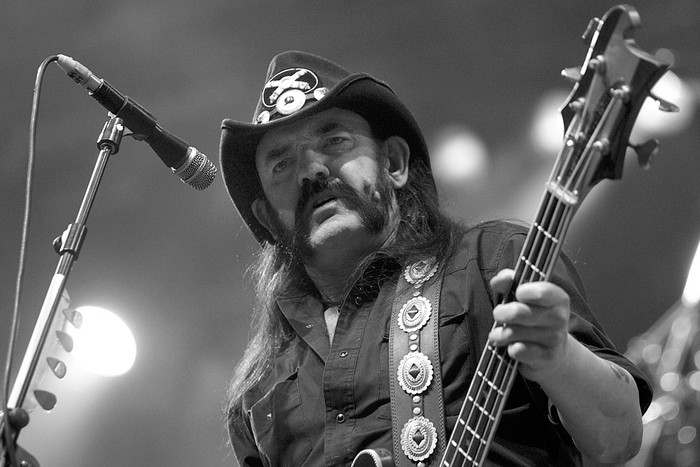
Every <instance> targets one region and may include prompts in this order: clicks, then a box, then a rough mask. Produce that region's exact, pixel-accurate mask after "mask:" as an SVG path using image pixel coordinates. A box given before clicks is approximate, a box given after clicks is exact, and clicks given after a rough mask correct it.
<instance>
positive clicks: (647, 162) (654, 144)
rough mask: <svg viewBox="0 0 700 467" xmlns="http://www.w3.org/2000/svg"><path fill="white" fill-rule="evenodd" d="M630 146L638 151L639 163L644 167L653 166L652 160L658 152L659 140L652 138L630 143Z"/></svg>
mask: <svg viewBox="0 0 700 467" xmlns="http://www.w3.org/2000/svg"><path fill="white" fill-rule="evenodd" d="M629 147H631V148H632V149H634V152H636V153H637V159H638V160H639V165H640V166H641V167H642V168H643V169H648V168H649V167H651V160H652V159H653V158H654V156H655V155H656V153H657V152H658V151H659V140H658V139H650V140H648V141H645V142H644V143H642V144H632V143H630V144H629Z"/></svg>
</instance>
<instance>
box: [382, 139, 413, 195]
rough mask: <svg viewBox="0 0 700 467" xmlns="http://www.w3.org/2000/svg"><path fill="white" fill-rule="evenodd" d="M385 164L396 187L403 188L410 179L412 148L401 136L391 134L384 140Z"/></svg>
mask: <svg viewBox="0 0 700 467" xmlns="http://www.w3.org/2000/svg"><path fill="white" fill-rule="evenodd" d="M383 144H384V150H385V154H386V161H385V166H386V169H387V172H388V173H389V178H390V179H391V181H392V185H393V186H394V188H402V187H403V186H404V185H405V184H406V182H407V181H408V161H409V159H410V158H411V148H410V147H409V146H408V143H407V142H406V140H405V139H403V138H402V137H400V136H390V137H389V138H387V139H386V140H385V141H384V143H383Z"/></svg>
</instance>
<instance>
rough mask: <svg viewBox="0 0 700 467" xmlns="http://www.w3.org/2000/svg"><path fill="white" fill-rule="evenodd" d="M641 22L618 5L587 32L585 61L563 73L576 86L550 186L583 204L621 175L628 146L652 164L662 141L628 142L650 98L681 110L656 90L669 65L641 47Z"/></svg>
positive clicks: (644, 162) (643, 162)
mask: <svg viewBox="0 0 700 467" xmlns="http://www.w3.org/2000/svg"><path fill="white" fill-rule="evenodd" d="M639 25H640V19H639V15H638V14H637V11H636V10H635V9H634V8H633V7H631V6H629V5H618V6H615V7H613V8H612V9H610V10H609V11H608V12H607V13H606V14H605V16H604V17H603V19H602V20H601V19H598V18H594V19H593V20H591V22H590V24H589V26H588V28H587V30H586V32H585V33H584V36H583V37H584V39H585V40H589V41H590V46H589V49H588V54H587V55H586V58H585V60H584V62H583V65H582V66H581V68H580V70H578V69H571V68H569V69H566V70H564V71H563V72H562V75H563V76H564V77H566V78H569V79H571V80H573V81H575V85H574V88H573V89H572V91H571V93H570V94H569V97H568V98H567V101H566V103H565V105H564V106H563V108H562V110H561V114H562V117H563V119H564V124H565V126H566V128H567V130H566V135H565V139H564V148H563V149H562V151H561V153H560V155H559V157H558V159H557V164H556V166H555V168H554V171H553V172H552V176H551V178H550V181H549V183H548V188H549V190H550V191H551V192H552V193H554V194H555V196H557V197H558V198H560V199H561V200H562V201H564V202H565V203H566V204H569V205H575V204H578V203H579V202H580V201H581V200H582V198H583V197H584V196H585V195H586V194H587V192H588V191H589V190H590V188H592V187H593V186H594V185H595V184H596V183H598V182H599V181H600V180H602V179H604V178H611V179H618V178H621V177H622V168H623V164H624V156H625V152H626V150H627V147H628V146H629V147H632V148H634V149H635V150H636V151H637V153H638V156H639V160H640V164H641V165H642V166H645V167H646V166H648V165H649V162H650V159H651V156H652V155H653V154H654V153H655V151H656V148H657V147H658V143H657V142H656V141H648V142H646V143H643V144H639V145H637V144H632V143H630V142H629V136H630V133H631V131H632V128H633V127H634V123H635V121H636V119H637V115H638V114H639V111H640V109H641V107H642V104H643V103H644V101H645V99H646V98H647V97H652V98H654V99H656V100H657V101H658V102H659V104H660V106H659V107H660V109H661V110H664V111H677V110H678V108H677V107H676V106H675V105H673V104H671V103H669V102H666V101H664V100H662V99H660V98H658V97H657V96H654V95H653V94H652V92H651V89H652V87H653V86H654V84H656V82H657V81H658V80H659V79H660V78H661V76H663V74H664V73H665V72H666V70H667V69H668V67H669V64H668V63H666V62H665V61H663V60H661V59H659V58H657V57H654V56H653V55H651V54H649V53H647V52H645V51H644V50H642V49H641V48H639V47H638V46H637V44H636V43H635V41H634V39H633V37H632V36H633V33H634V31H635V29H636V28H638V27H639Z"/></svg>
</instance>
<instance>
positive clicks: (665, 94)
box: [631, 71, 697, 139]
mask: <svg viewBox="0 0 700 467" xmlns="http://www.w3.org/2000/svg"><path fill="white" fill-rule="evenodd" d="M652 92H653V93H654V95H656V96H658V97H659V98H661V99H664V100H666V101H669V102H671V103H672V104H675V105H677V106H678V107H680V111H679V112H662V111H661V110H659V105H658V103H657V102H656V101H655V100H654V99H653V98H652V97H647V99H646V100H645V101H644V104H643V105H642V108H641V110H640V111H639V116H638V117H637V121H636V123H635V126H634V129H633V130H632V137H631V139H633V138H634V137H636V136H637V137H640V138H642V137H649V136H663V135H672V134H677V133H680V132H682V131H684V130H685V129H687V128H688V126H690V124H691V122H692V120H693V117H694V116H695V107H696V104H697V96H696V95H695V91H694V90H693V88H692V86H691V85H690V84H689V83H687V82H686V81H684V80H682V79H681V78H680V77H679V76H678V75H676V74H675V73H673V72H672V71H667V72H666V73H665V74H664V75H663V76H662V77H661V79H659V81H658V82H657V83H656V84H655V85H654V87H653V88H652Z"/></svg>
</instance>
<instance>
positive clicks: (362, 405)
mask: <svg viewBox="0 0 700 467" xmlns="http://www.w3.org/2000/svg"><path fill="white" fill-rule="evenodd" d="M221 163H222V168H223V172H224V177H225V181H226V185H227V188H228V191H229V193H230V195H231V197H232V199H233V201H234V204H235V206H236V208H237V209H238V211H239V213H240V214H241V216H242V218H243V219H244V221H245V222H246V224H247V225H248V227H249V228H250V229H251V231H252V233H253V235H254V236H255V237H256V239H257V240H258V241H259V242H260V243H261V250H260V254H259V256H258V258H257V261H256V263H255V265H254V267H253V279H254V280H256V281H257V289H256V291H257V297H258V300H257V304H256V307H255V311H254V315H253V326H252V336H251V340H250V343H249V346H248V348H247V350H246V353H245V355H244V357H243V359H242V360H241V361H240V362H239V364H238V366H237V368H236V372H235V374H234V378H233V380H232V383H231V387H230V391H229V398H230V400H229V405H228V407H227V413H228V424H229V430H230V435H231V441H232V445H233V448H234V451H235V454H236V457H237V459H238V462H239V463H240V465H290V466H301V465H349V464H350V463H351V462H352V461H353V458H354V457H355V456H356V455H357V454H358V452H360V451H362V450H364V449H367V448H373V449H385V450H387V451H388V452H390V453H392V455H393V458H394V462H395V463H396V464H397V465H438V464H439V462H440V458H441V456H442V455H443V454H444V453H445V451H446V449H447V441H446V438H448V437H449V435H450V433H451V432H452V431H453V430H454V429H455V426H456V425H458V424H460V423H461V422H458V420H457V419H458V414H459V411H460V408H461V407H462V403H463V401H464V400H465V397H466V395H467V389H468V387H469V383H470V381H471V380H472V378H473V377H474V375H475V373H476V366H477V361H478V359H479V355H480V353H481V352H482V349H483V348H484V347H485V345H486V343H487V341H488V342H490V343H491V345H493V346H496V347H498V348H504V349H507V353H508V355H510V357H511V358H512V359H514V360H517V361H518V362H519V365H518V372H519V374H518V375H517V376H516V377H515V382H514V383H513V388H512V390H511V392H510V395H509V397H508V402H507V404H506V407H505V410H504V411H503V416H502V419H501V421H500V424H499V425H498V429H497V431H496V433H495V437H494V439H493V443H492V446H491V449H490V451H489V454H488V456H489V457H488V462H489V463H493V464H496V465H572V464H573V465H576V464H580V463H581V454H580V453H581V452H582V453H583V454H585V455H586V456H589V457H591V458H594V459H597V460H599V461H603V462H613V461H620V460H624V459H627V458H629V457H631V456H632V455H634V453H635V452H636V451H637V450H638V449H639V444H640V442H641V431H642V425H641V414H642V411H643V410H645V409H646V407H647V406H648V404H649V402H650V399H651V393H650V388H649V385H648V383H647V382H646V381H645V379H644V377H643V375H642V374H641V372H640V371H639V370H638V369H637V368H635V367H634V366H633V365H632V364H631V363H630V362H628V361H627V360H626V359H624V357H622V356H621V355H619V354H618V353H617V352H615V350H614V349H613V346H612V344H611V343H610V342H609V340H608V339H607V337H606V336H605V334H604V333H603V331H602V330H601V329H600V326H599V325H598V324H597V321H596V320H595V318H594V317H593V315H592V314H591V312H590V311H589V309H588V306H587V305H586V303H585V300H584V298H583V296H582V292H581V290H582V286H581V284H580V283H579V279H578V278H577V276H576V273H575V271H574V269H573V267H572V265H571V263H570V261H569V260H568V259H567V258H566V257H564V256H562V258H561V260H560V261H559V262H558V266H557V267H556V268H555V272H554V274H553V278H552V282H533V283H527V284H523V285H521V286H520V287H518V288H517V291H516V294H515V299H516V300H514V301H509V302H507V303H502V297H503V296H504V295H507V294H508V292H509V290H510V284H511V282H512V277H513V271H512V268H513V267H514V266H515V264H516V262H517V260H518V257H519V255H520V251H521V248H522V244H523V241H524V234H525V233H526V231H525V229H523V228H522V227H520V226H517V225H514V224H512V223H505V222H489V223H485V224H481V225H478V226H474V227H470V228H467V227H462V226H459V225H457V224H455V223H453V222H452V221H450V220H449V219H447V218H446V217H445V216H443V215H442V214H441V213H440V210H439V207H438V199H437V192H436V189H435V184H434V181H433V179H432V174H431V172H430V161H429V157H428V151H427V149H426V145H425V142H424V140H423V137H422V134H421V132H420V129H419V127H418V125H417V123H416V122H415V120H414V119H413V117H412V116H411V114H410V112H409V111H408V110H407V109H406V108H405V106H404V105H403V104H402V103H401V102H400V101H399V99H398V98H397V97H396V95H395V94H394V93H393V91H391V90H390V89H389V87H388V86H387V85H386V84H384V83H383V82H381V81H378V80H376V79H374V78H372V77H371V76H369V75H366V74H351V73H349V72H347V71H346V70H344V69H343V68H341V67H340V66H338V65H336V64H334V63H332V62H330V61H328V60H325V59H323V58H320V57H317V56H314V55H311V54H306V53H302V52H286V53H283V54H280V55H278V56H277V57H275V58H274V59H273V60H272V62H271V64H270V67H269V69H268V73H267V77H266V80H265V85H264V87H263V90H262V93H261V96H260V100H259V103H258V106H257V108H256V110H255V114H254V117H253V123H250V124H248V123H241V122H236V121H232V120H225V121H224V122H223V133H222V141H221ZM494 319H495V320H496V321H497V322H499V323H501V324H504V326H498V327H494V328H493V329H492V324H493V322H494ZM480 403H482V404H483V401H480ZM476 405H477V406H479V405H478V404H476ZM479 407H480V406H479ZM489 410H490V409H489ZM484 413H486V415H487V416H488V415H489V413H488V411H486V410H484ZM462 420H463V419H462ZM462 425H463V424H462ZM458 428H461V425H460V426H458ZM475 438H476V444H477V445H478V444H479V441H478V440H479V436H478V435H475ZM380 452H383V451H380ZM382 455H383V454H382ZM373 456H374V455H373ZM375 457H376V456H375ZM373 458H374V457H373ZM457 465H461V464H457Z"/></svg>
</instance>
